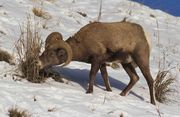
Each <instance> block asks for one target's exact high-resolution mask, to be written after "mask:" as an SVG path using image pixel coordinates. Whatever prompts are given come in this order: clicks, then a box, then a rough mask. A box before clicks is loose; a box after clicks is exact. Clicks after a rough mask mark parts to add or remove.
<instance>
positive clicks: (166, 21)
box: [0, 0, 180, 117]
mask: <svg viewBox="0 0 180 117" xmlns="http://www.w3.org/2000/svg"><path fill="white" fill-rule="evenodd" d="M99 4H100V0H98V1H97V0H86V1H83V0H0V32H1V33H0V48H1V49H4V50H7V51H9V52H10V53H13V54H14V55H15V56H16V54H15V53H14V52H15V49H14V44H15V42H16V41H17V40H18V38H19V35H20V27H19V26H20V24H22V23H24V22H25V21H26V19H27V16H28V15H29V14H30V15H31V16H32V17H34V16H33V13H32V8H33V7H40V8H42V9H43V10H44V11H45V12H47V13H48V14H49V15H50V16H51V18H50V19H42V18H39V17H35V20H36V21H37V22H39V23H40V26H41V25H45V26H46V27H47V28H44V29H43V28H42V27H40V28H41V36H42V39H43V40H45V38H46V37H47V35H48V34H49V33H51V32H52V31H58V32H61V33H62V34H63V37H64V39H67V38H68V37H69V36H71V35H73V34H74V33H75V32H77V31H78V30H79V29H80V28H81V27H83V26H84V25H86V24H87V23H89V22H90V21H95V20H97V16H98V12H99ZM78 11H79V12H82V13H86V14H87V17H83V16H81V15H80V14H78V13H77V12H78ZM150 15H154V16H155V18H154V17H151V16H150ZM124 17H127V20H128V21H131V22H136V23H139V24H141V25H142V26H143V27H144V29H145V30H146V31H147V32H149V33H150V34H151V38H152V51H151V58H150V61H151V64H150V67H151V73H152V75H153V77H155V76H156V74H157V72H158V60H159V53H160V58H161V59H162V58H163V53H164V54H165V56H166V62H165V63H166V67H168V68H171V67H175V68H174V69H172V73H173V74H174V75H175V76H176V81H177V82H176V83H175V86H174V87H175V88H176V90H177V91H178V92H180V86H179V83H180V79H179V77H180V64H179V63H180V37H179V32H180V18H178V17H174V16H171V15H168V14H166V13H164V12H162V11H160V10H153V9H150V8H148V7H146V6H143V5H140V4H138V3H135V2H132V1H128V0H111V1H109V0H103V6H102V17H101V21H102V22H114V21H121V20H122V19H123V18H124ZM157 22H158V27H157ZM158 33H159V37H160V43H159V46H158V38H157V37H158ZM170 63H171V64H170ZM162 64H163V63H162ZM168 64H170V66H168ZM16 68H17V66H11V65H8V64H7V63H5V62H0V117H7V116H8V109H9V108H11V107H15V106H17V107H19V108H22V109H25V110H27V111H28V112H29V113H30V114H31V115H32V116H33V117H59V116H61V117H66V116H67V117H79V116H80V117H83V116H88V117H118V116H120V115H121V114H123V115H124V117H156V116H157V117H158V116H159V114H158V112H157V107H158V108H159V110H160V112H161V114H162V116H163V117H180V111H179V109H180V94H179V93H177V94H174V95H173V96H172V98H173V99H174V100H175V102H174V103H169V104H160V103H158V106H157V107H156V106H154V105H151V104H150V103H149V90H148V86H147V84H146V81H145V79H144V77H143V76H142V75H141V72H140V70H139V69H137V72H138V74H139V76H140V80H139V81H138V83H137V84H136V85H135V86H134V87H133V89H132V91H131V92H130V93H129V95H127V96H125V97H122V96H120V95H119V93H120V92H121V91H122V90H123V88H124V87H125V86H126V85H127V83H128V82H129V77H128V75H127V74H126V73H125V72H124V70H122V69H118V70H113V69H112V68H108V73H109V79H110V84H111V86H112V90H113V92H106V91H105V88H104V84H103V80H102V78H101V75H100V73H98V74H97V78H96V83H95V86H94V93H93V94H86V93H85V92H86V88H87V83H88V74H89V69H90V65H89V64H86V63H81V62H71V63H70V64H69V65H68V66H66V67H65V68H63V69H62V68H59V69H58V70H59V71H60V72H61V73H62V74H63V75H64V76H65V79H66V80H67V83H58V82H55V81H54V80H52V79H51V78H49V79H48V80H47V81H46V82H45V83H42V84H33V83H30V82H28V81H26V80H21V81H18V80H16V81H15V80H13V74H14V73H15V72H16ZM15 79H19V78H18V77H15ZM48 109H52V110H53V111H52V112H48Z"/></svg>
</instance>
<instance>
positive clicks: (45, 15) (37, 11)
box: [32, 7, 51, 19]
mask: <svg viewBox="0 0 180 117" xmlns="http://www.w3.org/2000/svg"><path fill="white" fill-rule="evenodd" d="M32 12H33V13H34V15H35V16H38V17H41V18H43V19H50V18H51V15H50V14H49V13H48V12H45V11H44V10H43V9H42V8H39V7H33V9H32Z"/></svg>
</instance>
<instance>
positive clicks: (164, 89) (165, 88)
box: [154, 70, 175, 103]
mask: <svg viewBox="0 0 180 117" xmlns="http://www.w3.org/2000/svg"><path fill="white" fill-rule="evenodd" d="M174 81H175V78H174V77H173V75H172V74H171V73H170V71H169V70H167V71H159V72H158V74H157V76H156V80H155V85H154V86H155V97H156V100H157V101H159V102H160V103H165V102H169V101H170V97H169V96H170V94H171V93H173V92H175V90H174V89H172V88H170V86H171V85H172V84H173V83H174Z"/></svg>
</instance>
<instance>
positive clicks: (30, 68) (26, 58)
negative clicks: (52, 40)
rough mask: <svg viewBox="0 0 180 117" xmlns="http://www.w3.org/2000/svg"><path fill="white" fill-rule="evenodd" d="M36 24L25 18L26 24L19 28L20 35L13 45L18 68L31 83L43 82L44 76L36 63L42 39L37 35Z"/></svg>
mask: <svg viewBox="0 0 180 117" xmlns="http://www.w3.org/2000/svg"><path fill="white" fill-rule="evenodd" d="M36 25H37V24H34V25H33V24H32V22H31V20H30V18H27V24H26V25H25V26H24V27H23V29H22V28H21V35H20V38H19V40H18V41H17V43H16V45H15V47H16V50H17V53H18V57H19V67H18V68H19V70H20V71H21V73H22V76H23V77H24V78H26V79H27V80H28V81H30V82H33V83H41V82H44V80H45V78H44V76H41V75H40V74H39V71H40V68H39V66H38V65H37V62H38V61H39V54H40V50H41V47H42V41H41V38H40V35H39V31H38V28H37V26H36Z"/></svg>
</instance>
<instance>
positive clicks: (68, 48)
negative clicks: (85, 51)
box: [62, 42, 73, 66]
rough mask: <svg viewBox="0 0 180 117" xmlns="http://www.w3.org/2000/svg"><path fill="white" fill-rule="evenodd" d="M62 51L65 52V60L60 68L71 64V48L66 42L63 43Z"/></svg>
mask: <svg viewBox="0 0 180 117" xmlns="http://www.w3.org/2000/svg"><path fill="white" fill-rule="evenodd" d="M64 49H65V50H66V52H67V60H66V62H65V63H64V64H63V65H62V66H66V65H68V64H69V63H70V62H71V60H72V57H73V53H72V48H71V46H70V45H69V44H68V43H67V42H64Z"/></svg>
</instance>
